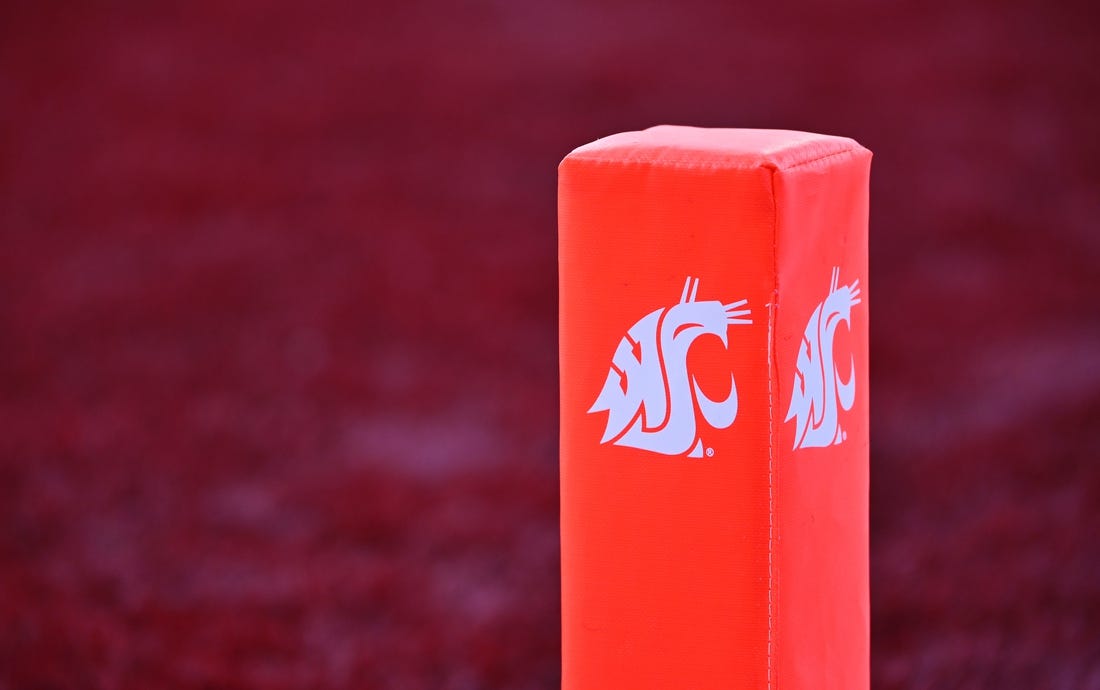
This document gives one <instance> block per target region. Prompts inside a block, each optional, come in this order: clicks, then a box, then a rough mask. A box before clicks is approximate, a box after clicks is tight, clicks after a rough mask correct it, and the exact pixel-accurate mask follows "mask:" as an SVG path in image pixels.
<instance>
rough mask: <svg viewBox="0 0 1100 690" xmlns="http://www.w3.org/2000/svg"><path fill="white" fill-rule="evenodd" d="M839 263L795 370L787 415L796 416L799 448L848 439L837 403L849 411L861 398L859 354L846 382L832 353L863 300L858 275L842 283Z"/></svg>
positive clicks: (815, 315)
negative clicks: (835, 339)
mask: <svg viewBox="0 0 1100 690" xmlns="http://www.w3.org/2000/svg"><path fill="white" fill-rule="evenodd" d="M839 278H840V268H834V269H833V276H832V280H831V281H830V283H829V295H828V297H826V298H825V301H824V302H822V303H821V304H819V305H817V309H815V310H814V313H813V316H811V317H810V322H809V323H807V324H806V333H805V334H804V335H803V336H802V347H800V348H799V349H798V362H797V367H798V369H797V370H796V371H795V374H794V391H793V393H792V394H791V406H790V408H789V409H788V410H787V419H786V420H784V421H788V422H789V421H790V420H791V419H794V418H797V419H796V420H795V432H794V447H795V448H796V449H798V448H824V447H825V446H830V445H834V444H838V443H840V442H841V441H843V440H844V439H845V438H847V434H846V433H845V432H844V431H843V430H842V429H841V428H840V422H839V418H838V417H839V413H838V412H837V403H839V404H840V407H841V408H842V409H844V410H850V409H852V403H853V402H855V398H856V370H855V357H852V361H851V366H850V368H849V371H851V374H850V375H849V376H848V380H847V381H842V380H841V378H840V371H839V370H838V369H837V366H836V360H835V359H834V358H833V337H834V336H835V334H836V329H837V326H839V325H840V323H841V322H844V323H846V324H847V323H850V320H849V319H850V317H851V313H852V307H854V306H855V305H857V304H859V303H860V299H859V280H858V279H857V280H854V281H852V284H851V285H842V286H840V287H837V282H838V280H839Z"/></svg>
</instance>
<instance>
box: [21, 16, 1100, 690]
mask: <svg viewBox="0 0 1100 690" xmlns="http://www.w3.org/2000/svg"><path fill="white" fill-rule="evenodd" d="M1094 14H1095V12H1093V10H1092V6H1091V4H1088V3H1056V2H1040V1H1034V2H1031V1H1027V2H1018V1H1008V2H991V1H983V2H980V3H957V2H939V1H937V2H913V1H904V2H898V3H878V2H869V1H866V0H864V1H863V2H860V1H858V0H853V1H849V2H836V3H827V4H826V3H813V4H805V5H797V6H792V5H784V6H778V7H767V8H765V7H764V4H762V3H752V4H749V3H743V4H737V3H705V2H696V1H695V0H681V1H680V2H675V3H666V2H655V1H651V0H634V1H632V2H621V1H614V0H605V1H603V2H585V3H581V2H571V1H566V2H521V1H518V0H514V1H502V0H497V1H495V2H491V1H481V2H471V3H457V2H456V3H447V2H424V1H410V2H404V3H395V4H394V5H393V6H389V7H387V6H382V5H380V4H374V3H358V4H347V5H337V4H322V5H314V4H308V3H302V4H296V3H289V2H270V3H245V2H206V1H202V2H191V3H181V4H174V3H172V4H170V3H140V2H102V3H100V2H95V3H92V2H84V3H69V2H55V1H43V2H6V3H4V4H3V6H2V8H0V233H2V237H3V240H2V252H0V451H2V453H0V688H154V687H155V688H272V689H274V688H303V687H310V688H353V687H354V688H442V689H447V690H457V689H476V688H510V689H511V688H515V689H526V688H542V689H546V688H553V687H556V685H557V683H558V682H559V670H558V663H559V659H558V654H559V642H558V635H559V624H558V615H559V604H558V581H559V580H558V565H559V562H558V541H557V489H558V487H557V455H556V453H557V445H556V444H557V441H556V433H557V422H556V418H557V409H556V404H557V388H556V386H557V378H556V377H557V373H556V301H555V300H556V288H555V282H556V268H555V260H556V257H555V252H556V245H555V174H556V172H555V167H556V165H557V162H558V161H559V160H560V158H561V157H562V156H563V155H564V154H565V153H566V152H568V151H569V150H570V149H571V148H573V147H574V146H577V145H579V144H581V143H584V142H586V141H589V140H591V139H594V138H596V137H599V136H603V135H605V134H609V133H611V132H614V131H619V130H626V129H638V128H642V127H646V126H649V125H653V124H658V123H676V124H694V125H703V126H745V127H774V128H789V129H808V130H813V131H820V132H825V133H830V134H841V135H847V136H852V137H854V138H856V139H858V140H859V141H860V142H862V143H863V144H864V145H866V146H868V147H869V148H871V149H872V150H873V151H874V152H875V154H876V157H875V162H874V171H873V180H874V181H873V195H872V199H873V200H872V211H871V215H872V221H871V222H872V251H871V260H872V272H871V277H870V281H869V284H868V289H869V292H870V293H871V295H872V302H873V305H874V313H873V317H872V319H873V320H872V324H873V325H872V348H873V365H872V366H873V374H874V383H873V400H874V404H873V413H872V418H873V458H872V516H871V517H872V583H873V607H874V608H873V610H874V619H873V621H874V624H873V628H874V629H873V642H874V661H873V668H872V674H873V679H874V684H875V686H876V687H878V688H979V687H980V688H1100V634H1098V633H1097V627H1096V622H1097V621H1098V620H1100V576H1098V574H1097V573H1098V572H1100V551H1098V547H1097V544H1098V543H1100V541H1098V539H1100V511H1098V510H1097V505H1098V502H1100V465H1098V464H1097V456H1098V454H1100V309H1098V307H1097V299H1098V298H1100V270H1098V269H1097V263H1098V261H1100V229H1098V228H1097V218H1098V217H1100V193H1098V189H1100V186H1098V185H1100V163H1098V160H1100V137H1097V136H1096V133H1095V127H1096V122H1097V114H1098V108H1097V105H1098V101H1100V70H1098V69H1097V65H1100V40H1098V38H1100V35H1098V32H1097V30H1096V21H1095V20H1094V17H1093V15H1094Z"/></svg>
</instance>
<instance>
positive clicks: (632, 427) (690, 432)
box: [588, 277, 752, 458]
mask: <svg viewBox="0 0 1100 690" xmlns="http://www.w3.org/2000/svg"><path fill="white" fill-rule="evenodd" d="M698 290H699V279H698V278H696V279H695V280H694V281H693V280H692V279H691V278H690V277H689V278H688V279H687V281H686V282H685V283H684V291H683V294H682V295H681V296H680V303H679V304H674V305H673V306H671V307H665V308H661V309H658V310H656V311H654V312H651V313H649V314H647V315H646V316H644V317H643V318H642V319H641V320H640V321H638V323H636V324H634V325H633V326H632V327H631V328H630V330H629V331H627V334H626V335H625V336H624V337H623V339H622V340H620V341H619V347H618V348H617V349H616V350H615V355H614V356H613V357H612V358H611V370H610V371H608V373H607V381H606V382H605V383H604V385H603V390H601V391H600V395H599V397H598V398H596V402H595V403H594V404H593V405H592V408H591V409H590V410H588V411H589V412H590V413H591V412H600V411H603V410H607V412H608V415H607V431H605V432H604V435H603V438H602V439H601V440H600V443H607V442H609V441H610V442H611V443H614V444H615V445H618V446H629V447H631V448H640V449H642V450H649V451H653V452H655V453H662V454H664V455H681V454H684V453H688V457H693V458H699V457H703V441H702V439H700V438H699V435H698V433H697V432H696V428H695V417H696V415H695V411H696V409H698V410H699V411H700V412H702V413H703V418H704V419H705V420H706V421H707V424H710V425H711V426H712V427H714V428H715V429H725V428H726V427H728V426H729V425H730V424H733V420H734V418H735V417H736V416H737V387H736V384H735V382H734V380H733V374H730V393H729V396H727V398H726V399H725V400H722V401H720V402H719V401H714V400H711V399H709V398H707V396H705V395H703V392H702V391H701V390H700V389H699V384H698V382H696V380H695V377H694V376H692V375H691V374H689V373H688V370H687V355H688V348H690V347H691V344H692V343H693V342H695V339H696V338H698V337H700V336H703V335H713V336H715V337H717V338H719V339H721V341H722V344H723V345H727V346H728V344H729V343H728V341H727V339H726V329H727V328H728V327H729V326H730V324H751V323H752V320H751V319H748V318H743V317H747V316H748V315H749V310H748V309H740V308H739V307H743V306H744V305H745V304H746V301H747V300H741V301H739V302H733V303H730V304H723V303H722V302H719V301H718V300H713V301H709V302H696V301H695V295H696V293H697V292H698ZM689 451H690V452H689Z"/></svg>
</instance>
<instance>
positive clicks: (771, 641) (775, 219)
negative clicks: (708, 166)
mask: <svg viewBox="0 0 1100 690" xmlns="http://www.w3.org/2000/svg"><path fill="white" fill-rule="evenodd" d="M775 175H776V170H775V168H772V170H771V197H772V281H773V283H772V284H773V287H772V298H771V304H770V305H768V690H772V688H773V687H774V685H773V680H772V679H773V676H774V674H775V663H774V656H775V395H774V393H773V391H774V366H775V317H776V302H777V301H778V299H779V234H778V233H779V200H778V199H777V198H776V195H775ZM776 680H778V679H776ZM776 684H777V683H776Z"/></svg>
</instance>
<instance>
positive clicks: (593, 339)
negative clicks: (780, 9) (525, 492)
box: [558, 126, 871, 690]
mask: <svg viewBox="0 0 1100 690" xmlns="http://www.w3.org/2000/svg"><path fill="white" fill-rule="evenodd" d="M870 162H871V154H870V152H869V151H867V150H866V149H864V148H862V147H861V146H859V144H857V143H856V142H854V141H852V140H851V139H846V138H842V137H833V136H823V135H819V134H809V133H805V132H790V131H778V130H738V129H698V128H691V127H670V126H662V127H654V128H652V129H647V130H644V131H641V132H626V133H622V134H616V135H613V136H609V137H606V138H604V139H600V140H598V141H595V142H593V143H591V144H588V145H585V146H582V147H580V148H578V149H576V150H575V151H573V152H572V153H570V154H569V155H568V156H567V157H566V158H565V159H564V160H563V161H562V163H561V165H560V166H559V169H558V214H559V238H558V242H559V244H558V247H559V289H560V371H561V542H562V656H563V660H562V688H563V690H647V689H653V690H657V689H660V690H731V689H736V688H751V689H753V690H764V689H768V690H772V689H778V690H866V689H867V688H868V686H869V647H870V644H869V632H870V630H869V624H870V604H869V596H868V594H869V593H868V524H867V497H868V445H869V442H868V377H867V366H868V352H867V333H868V306H869V305H868V286H867V207H868V179H869V172H870Z"/></svg>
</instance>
